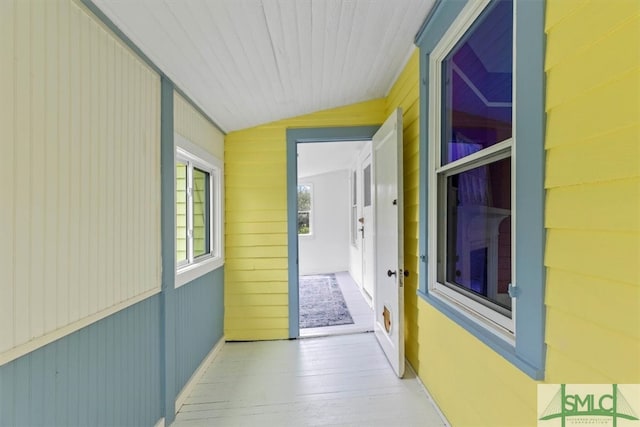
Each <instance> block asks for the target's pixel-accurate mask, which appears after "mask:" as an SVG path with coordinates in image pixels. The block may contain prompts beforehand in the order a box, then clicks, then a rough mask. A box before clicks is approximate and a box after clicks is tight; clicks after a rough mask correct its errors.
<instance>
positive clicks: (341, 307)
mask: <svg viewBox="0 0 640 427" xmlns="http://www.w3.org/2000/svg"><path fill="white" fill-rule="evenodd" d="M299 284H300V297H299V298H300V328H301V329H304V328H319V327H323V326H334V325H348V324H351V323H353V319H352V318H351V314H350V313H349V309H348V308H347V303H346V302H345V300H344V296H343V295H342V291H341V290H340V285H338V281H337V280H336V276H335V274H321V275H313V276H300V279H299Z"/></svg>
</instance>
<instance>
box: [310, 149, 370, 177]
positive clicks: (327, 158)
mask: <svg viewBox="0 0 640 427" xmlns="http://www.w3.org/2000/svg"><path fill="white" fill-rule="evenodd" d="M370 143H371V142H370V141H348V142H313V143H307V144H297V149H298V179H304V178H306V177H310V176H315V175H320V174H323V173H328V172H334V171H339V170H349V169H351V168H352V166H353V165H354V163H355V162H356V160H357V159H358V155H359V154H360V152H361V151H362V149H363V148H364V147H365V145H366V144H370Z"/></svg>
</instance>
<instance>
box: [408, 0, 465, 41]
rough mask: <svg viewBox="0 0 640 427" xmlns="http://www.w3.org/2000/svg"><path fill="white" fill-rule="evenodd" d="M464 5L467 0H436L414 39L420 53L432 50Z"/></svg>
mask: <svg viewBox="0 0 640 427" xmlns="http://www.w3.org/2000/svg"><path fill="white" fill-rule="evenodd" d="M466 4H467V0H438V1H437V2H436V3H435V4H434V5H433V8H432V9H431V11H430V12H429V14H428V15H427V18H426V19H425V21H424V22H423V24H422V26H421V27H420V30H418V34H416V37H415V43H416V44H417V45H418V46H419V47H420V50H421V52H431V51H432V50H433V48H434V47H435V46H436V44H438V42H439V41H440V39H441V38H442V36H443V35H444V33H445V31H447V30H448V29H449V27H450V26H451V24H452V23H453V20H454V19H456V17H457V16H458V14H459V13H460V11H461V10H462V8H464V6H465V5H466Z"/></svg>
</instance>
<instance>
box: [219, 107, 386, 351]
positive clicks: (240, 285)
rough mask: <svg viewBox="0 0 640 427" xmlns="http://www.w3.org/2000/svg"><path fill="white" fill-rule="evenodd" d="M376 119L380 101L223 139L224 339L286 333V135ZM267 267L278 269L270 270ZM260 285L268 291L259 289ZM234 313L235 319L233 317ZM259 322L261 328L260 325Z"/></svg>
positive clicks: (380, 112) (379, 120)
mask: <svg viewBox="0 0 640 427" xmlns="http://www.w3.org/2000/svg"><path fill="white" fill-rule="evenodd" d="M384 119H385V103H384V100H374V101H370V102H365V103H359V104H354V105H349V106H346V107H340V108H336V109H334V110H328V111H321V112H317V113H314V114H309V115H305V116H300V117H295V118H292V119H287V120H282V121H279V122H275V123H270V124H266V125H263V126H258V127H255V128H251V129H246V130H242V131H238V132H232V133H230V134H229V135H227V136H226V138H225V170H226V175H225V179H226V188H227V189H229V190H230V191H228V192H227V197H226V209H225V212H226V232H227V241H226V254H227V261H228V262H227V265H226V269H225V293H226V294H225V295H226V299H225V306H226V307H227V309H226V310H225V336H226V338H227V339H230V340H244V339H279V338H287V337H288V335H289V332H288V286H287V283H288V277H287V268H288V261H287V256H288V254H287V212H286V208H287V194H286V177H287V175H286V169H287V165H286V129H287V128H291V127H322V126H331V127H333V126H356V125H372V124H380V123H382V122H383V121H384ZM272 263H273V264H274V265H278V266H280V267H279V268H274V267H273V265H272ZM263 283H268V284H269V285H268V286H267V287H266V288H265V287H263V286H262V285H263ZM265 289H267V290H268V293H265ZM231 307H233V309H231ZM254 308H255V310H254ZM265 309H266V310H273V311H270V313H273V312H275V313H280V314H281V316H280V317H279V318H275V319H274V318H273V316H264V315H261V314H260V313H263V312H264V310H265ZM238 311H242V312H243V313H244V314H243V316H238V315H237V313H238ZM234 313H235V314H234ZM266 318H268V319H269V322H268V324H266V323H262V322H261V319H266ZM245 319H251V320H250V321H248V320H245ZM273 322H277V327H276V326H274V324H273Z"/></svg>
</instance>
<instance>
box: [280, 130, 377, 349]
mask: <svg viewBox="0 0 640 427" xmlns="http://www.w3.org/2000/svg"><path fill="white" fill-rule="evenodd" d="M378 128H379V127H378V126H355V127H337V128H303V129H288V130H287V216H288V218H289V220H288V222H287V234H288V260H289V261H288V266H289V280H288V282H289V336H290V338H298V337H300V336H305V337H306V336H317V335H326V334H330V333H333V334H335V333H350V332H348V331H347V329H349V328H354V326H353V325H356V326H355V327H357V326H358V325H357V323H355V322H354V323H353V324H351V323H344V324H341V325H333V326H330V327H329V328H326V327H322V326H321V327H318V328H316V327H303V328H301V325H300V320H301V315H300V302H301V299H300V298H301V290H300V286H299V284H300V281H301V280H300V278H301V277H305V276H314V275H315V276H318V275H322V276H324V275H326V276H327V277H320V278H315V279H316V280H317V283H321V286H323V287H325V288H326V289H325V290H324V295H325V297H327V295H328V298H329V299H332V296H333V295H335V294H336V293H337V292H336V290H339V292H340V294H342V295H341V296H342V298H344V300H345V302H344V305H346V307H347V308H348V309H349V315H350V316H352V320H353V317H357V318H356V321H357V320H360V319H361V318H367V317H368V318H369V319H370V322H369V323H370V324H372V323H373V314H372V312H371V308H370V305H371V298H369V300H366V299H365V297H364V296H363V293H362V291H361V289H362V282H361V279H360V278H359V276H360V275H361V272H360V271H359V270H357V269H354V268H353V267H352V266H351V262H352V260H353V259H354V257H352V256H351V251H352V250H353V249H352V248H354V246H353V245H352V237H353V236H354V235H362V232H359V231H358V229H359V228H362V227H358V228H357V229H355V230H354V229H353V225H352V224H353V223H354V221H355V223H356V224H360V223H359V222H357V221H358V219H360V218H361V215H360V214H359V211H358V208H359V206H361V205H358V204H357V203H356V206H355V207H356V209H355V210H354V209H353V207H354V206H353V203H352V201H351V197H352V194H351V191H352V188H353V182H352V172H353V170H354V168H355V165H356V164H357V162H353V163H350V161H353V160H354V159H353V158H351V157H350V156H351V155H350V154H345V153H340V150H339V148H337V147H339V145H342V146H343V147H351V148H350V149H349V151H351V152H356V153H358V154H359V153H360V152H361V151H362V150H363V148H364V147H365V146H368V147H371V140H372V138H373V135H374V134H375V133H376V131H377V130H378ZM332 146H333V147H332ZM309 147H311V148H309ZM322 147H325V148H324V149H323V148H322ZM329 147H331V148H329ZM332 148H333V150H334V152H333V153H324V154H323V153H321V151H325V150H329V151H331V149H332ZM299 149H301V152H300V154H301V155H302V159H303V160H302V163H303V164H301V174H300V180H299V178H298V176H299V174H298V160H299V158H300V157H299ZM305 150H311V151H310V152H308V153H307V154H308V155H309V156H310V158H311V160H312V161H311V162H307V164H308V163H311V164H314V165H315V166H313V167H311V166H309V167H307V166H305V164H304V163H305V162H304V157H305V155H306V154H305ZM335 150H338V151H337V152H336V151H335ZM369 151H370V149H369ZM321 156H324V157H321ZM321 158H323V159H324V161H319V160H320V159H321ZM346 159H349V160H346ZM339 162H340V163H342V162H344V164H346V166H343V167H337V166H336V165H337V163H339ZM313 168H315V169H313ZM318 168H320V169H318ZM322 168H324V170H322ZM327 168H328V169H327ZM338 177H340V178H341V179H342V184H341V185H338V184H336V183H335V182H333V181H332V179H333V180H334V181H335V180H336V179H338ZM356 180H357V181H356V185H357V186H358V187H357V189H359V188H360V186H362V185H363V179H362V178H361V177H358V174H356ZM358 181H359V182H358ZM332 182H333V183H332ZM299 184H300V185H299ZM358 191H359V192H360V193H362V190H358ZM299 193H300V196H301V198H302V199H303V200H302V203H301V204H300V205H299V203H298V196H299ZM314 194H315V196H314ZM340 195H342V197H339V196H340ZM337 203H339V204H340V205H341V206H342V207H343V209H344V210H343V216H342V217H341V219H340V222H341V225H336V224H333V226H332V225H331V221H332V220H331V219H329V220H328V223H329V227H328V230H329V231H327V228H326V224H322V221H323V220H326V218H323V212H326V211H327V210H329V211H332V210H333V211H337V210H338V209H337V207H336V206H337ZM354 213H355V216H354ZM318 220H320V223H318ZM323 227H324V228H323ZM339 229H341V232H340V234H339V235H340V241H341V242H343V246H342V251H341V253H342V260H341V261H340V262H339V261H338V260H340V257H338V256H336V255H339V253H338V251H336V250H335V249H334V250H325V251H324V252H323V251H322V250H321V248H322V247H323V246H325V248H326V247H327V246H326V245H327V244H328V243H327V241H326V238H327V237H328V239H329V243H334V244H335V242H336V236H337V235H338V231H339ZM332 236H333V237H332ZM309 247H311V254H312V255H311V256H310V257H306V256H305V255H304V254H305V253H309V250H308V249H309ZM314 247H315V248H314ZM329 247H330V244H329ZM319 248H320V249H319ZM300 249H301V250H302V251H301V250H300ZM314 249H315V250H316V252H314ZM345 252H346V255H345ZM314 253H315V255H314ZM301 255H302V257H301ZM345 260H346V264H345ZM321 264H322V265H321ZM320 267H322V268H320ZM360 268H361V267H360ZM309 279H312V280H313V279H314V278H313V277H310V278H309ZM302 296H303V297H304V295H302ZM352 297H357V298H359V302H360V303H361V304H359V307H360V308H359V307H358V306H354V307H353V308H350V307H349V303H348V301H350V300H351V299H352ZM302 302H303V303H304V301H302ZM332 304H338V305H340V302H338V303H335V302H333V303H332ZM351 305H352V306H353V305H354V304H353V303H352V304H351ZM365 310H366V311H365ZM338 311H340V310H338ZM303 320H304V319H303ZM358 323H362V322H358ZM349 325H351V326H349ZM371 329H372V326H366V327H361V330H362V331H365V330H371ZM352 330H353V331H354V332H355V329H352Z"/></svg>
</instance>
